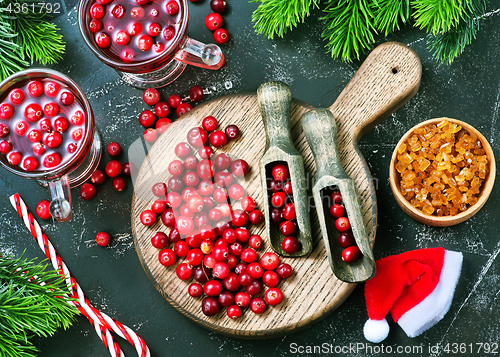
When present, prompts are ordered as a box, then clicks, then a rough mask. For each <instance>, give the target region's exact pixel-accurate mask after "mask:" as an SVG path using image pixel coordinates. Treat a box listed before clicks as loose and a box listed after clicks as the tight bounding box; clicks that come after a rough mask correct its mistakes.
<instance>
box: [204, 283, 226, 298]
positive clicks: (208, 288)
mask: <svg viewBox="0 0 500 357" xmlns="http://www.w3.org/2000/svg"><path fill="white" fill-rule="evenodd" d="M203 292H204V293H205V295H207V296H218V295H219V294H220V293H221V292H222V284H221V283H220V282H219V281H218V280H210V281H207V282H206V283H205V285H204V286H203Z"/></svg>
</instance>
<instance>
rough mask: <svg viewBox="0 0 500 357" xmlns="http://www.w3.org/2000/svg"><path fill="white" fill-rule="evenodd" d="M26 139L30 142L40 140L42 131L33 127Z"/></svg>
mask: <svg viewBox="0 0 500 357" xmlns="http://www.w3.org/2000/svg"><path fill="white" fill-rule="evenodd" d="M28 140H29V141H31V142H32V143H37V142H40V141H42V133H41V132H40V131H39V130H36V129H33V130H31V131H30V132H29V133H28Z"/></svg>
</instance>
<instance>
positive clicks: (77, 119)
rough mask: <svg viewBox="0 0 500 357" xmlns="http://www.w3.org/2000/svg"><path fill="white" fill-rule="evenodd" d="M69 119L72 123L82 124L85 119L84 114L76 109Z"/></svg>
mask: <svg viewBox="0 0 500 357" xmlns="http://www.w3.org/2000/svg"><path fill="white" fill-rule="evenodd" d="M69 120H70V121H71V123H73V124H74V125H82V124H83V122H84V121H85V115H84V114H83V113H82V112H81V111H80V110H77V111H76V113H75V114H73V115H72V116H71V118H70V119H69Z"/></svg>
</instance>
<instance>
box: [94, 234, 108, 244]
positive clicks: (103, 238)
mask: <svg viewBox="0 0 500 357" xmlns="http://www.w3.org/2000/svg"><path fill="white" fill-rule="evenodd" d="M95 240H96V242H97V244H98V245H100V246H101V247H106V246H108V244H109V241H110V237H109V234H108V233H106V232H99V233H97V235H96V236H95Z"/></svg>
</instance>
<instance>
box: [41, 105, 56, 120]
mask: <svg viewBox="0 0 500 357" xmlns="http://www.w3.org/2000/svg"><path fill="white" fill-rule="evenodd" d="M43 113H44V114H45V116H46V117H53V116H56V115H57V114H59V105H57V103H54V102H50V103H47V104H45V105H44V106H43Z"/></svg>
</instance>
